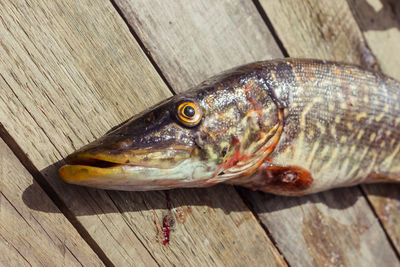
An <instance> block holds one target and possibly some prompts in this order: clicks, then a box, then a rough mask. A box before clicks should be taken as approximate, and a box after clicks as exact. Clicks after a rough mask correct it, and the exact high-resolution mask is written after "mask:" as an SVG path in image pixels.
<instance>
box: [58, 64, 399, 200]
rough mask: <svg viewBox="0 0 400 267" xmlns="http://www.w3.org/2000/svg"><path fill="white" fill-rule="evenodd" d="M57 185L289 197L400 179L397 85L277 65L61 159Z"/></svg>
mask: <svg viewBox="0 0 400 267" xmlns="http://www.w3.org/2000/svg"><path fill="white" fill-rule="evenodd" d="M66 162H67V164H66V165H64V166H62V167H61V168H60V170H59V173H60V176H61V177H62V179H63V180H64V181H65V182H67V183H73V184H79V185H85V186H90V187H97V188H104V189H115V190H129V191H145V190H163V189H171V188H177V187H206V186H212V185H215V184H218V183H227V184H233V185H240V186H244V187H247V188H250V189H252V190H260V191H264V192H268V193H273V194H279V195H289V196H298V195H305V194H310V193H315V192H319V191H323V190H328V189H331V188H335V187H344V186H352V185H356V184H359V183H375V182H398V181H400V83H399V82H397V81H396V80H394V79H392V78H390V77H387V76H385V75H383V74H381V73H378V72H375V71H370V70H365V69H362V68H360V67H357V66H354V65H347V64H341V63H335V62H327V61H320V60H310V59H279V60H272V61H263V62H256V63H251V64H248V65H244V66H240V67H237V68H234V69H232V70H229V71H227V72H224V73H222V74H220V75H217V76H215V77H212V78H211V79H209V80H207V81H205V82H203V83H202V84H200V85H199V86H197V87H195V88H193V89H191V90H188V91H186V92H184V93H182V94H178V95H175V96H173V97H171V98H169V99H167V100H165V101H163V102H161V103H160V104H158V105H156V106H154V107H152V108H151V109H149V110H147V111H145V112H142V113H140V114H139V115H137V116H134V117H133V118H131V119H129V120H127V121H126V122H124V123H122V124H121V125H118V126H116V127H114V128H113V129H111V130H110V131H109V132H108V133H106V134H105V135H104V136H103V137H101V138H100V139H98V140H97V141H94V142H93V143H90V144H88V145H86V146H84V147H83V148H81V149H80V150H78V151H77V152H75V153H73V154H71V155H69V156H68V157H67V158H66Z"/></svg>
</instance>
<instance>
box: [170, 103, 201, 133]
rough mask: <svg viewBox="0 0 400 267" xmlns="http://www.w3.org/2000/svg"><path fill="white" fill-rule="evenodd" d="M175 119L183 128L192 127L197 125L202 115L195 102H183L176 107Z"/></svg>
mask: <svg viewBox="0 0 400 267" xmlns="http://www.w3.org/2000/svg"><path fill="white" fill-rule="evenodd" d="M176 117H177V118H178V120H179V121H180V122H181V123H182V124H184V125H185V126H188V127H193V126H196V125H197V124H199V122H200V120H201V117H202V114H201V110H200V107H199V106H198V105H197V104H196V103H195V102H193V101H184V102H182V103H180V104H179V105H178V108H177V116H176Z"/></svg>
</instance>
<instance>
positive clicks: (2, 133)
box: [0, 123, 114, 266]
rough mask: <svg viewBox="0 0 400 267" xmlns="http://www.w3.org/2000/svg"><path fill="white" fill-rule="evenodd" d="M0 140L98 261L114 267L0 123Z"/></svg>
mask: <svg viewBox="0 0 400 267" xmlns="http://www.w3.org/2000/svg"><path fill="white" fill-rule="evenodd" d="M0 138H1V139H2V140H3V141H4V142H5V143H6V145H7V146H8V147H9V148H10V149H11V151H12V152H13V153H14V155H15V156H16V157H17V159H18V160H19V161H20V162H21V164H22V165H23V166H24V168H25V169H26V170H27V171H28V172H29V173H30V174H31V175H32V177H33V179H34V180H35V181H36V182H37V183H38V185H39V186H40V187H41V189H42V190H43V191H44V192H45V193H46V195H47V196H48V197H49V198H50V200H51V201H52V202H53V203H54V205H55V206H56V207H57V208H58V209H59V210H60V211H61V213H62V214H63V215H64V216H65V218H66V219H67V220H68V221H69V222H70V223H71V224H72V226H73V227H74V228H75V229H76V231H77V232H78V233H79V235H80V236H81V237H82V239H83V240H85V242H86V243H87V244H88V245H89V247H90V248H91V249H92V250H93V251H94V253H96V254H97V256H98V257H99V258H100V260H101V261H102V262H103V263H104V264H105V265H106V266H114V264H113V263H112V261H111V260H110V259H109V258H108V257H107V255H106V254H105V253H104V251H103V250H102V249H101V248H100V246H99V245H98V244H97V243H96V241H94V240H93V238H92V237H91V236H90V234H89V233H88V232H87V230H86V229H85V228H84V227H83V226H82V224H81V223H80V222H79V221H78V220H77V219H76V217H75V216H74V215H73V213H72V212H71V211H70V210H69V209H68V208H67V206H66V205H65V204H64V202H63V201H62V200H61V199H60V198H59V197H58V195H57V194H56V192H55V191H54V189H53V188H52V187H51V186H50V185H49V184H48V182H47V181H46V179H44V177H43V175H42V174H41V173H40V172H39V170H38V169H37V168H36V167H35V165H34V164H33V163H32V162H31V161H30V160H29V158H28V157H27V156H26V154H25V153H24V151H23V150H22V149H21V147H20V146H19V145H18V143H17V142H16V141H15V140H14V138H13V137H12V136H11V135H10V134H9V133H8V131H7V130H6V129H5V128H4V126H3V125H2V124H1V123H0Z"/></svg>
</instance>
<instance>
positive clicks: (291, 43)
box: [261, 0, 400, 251]
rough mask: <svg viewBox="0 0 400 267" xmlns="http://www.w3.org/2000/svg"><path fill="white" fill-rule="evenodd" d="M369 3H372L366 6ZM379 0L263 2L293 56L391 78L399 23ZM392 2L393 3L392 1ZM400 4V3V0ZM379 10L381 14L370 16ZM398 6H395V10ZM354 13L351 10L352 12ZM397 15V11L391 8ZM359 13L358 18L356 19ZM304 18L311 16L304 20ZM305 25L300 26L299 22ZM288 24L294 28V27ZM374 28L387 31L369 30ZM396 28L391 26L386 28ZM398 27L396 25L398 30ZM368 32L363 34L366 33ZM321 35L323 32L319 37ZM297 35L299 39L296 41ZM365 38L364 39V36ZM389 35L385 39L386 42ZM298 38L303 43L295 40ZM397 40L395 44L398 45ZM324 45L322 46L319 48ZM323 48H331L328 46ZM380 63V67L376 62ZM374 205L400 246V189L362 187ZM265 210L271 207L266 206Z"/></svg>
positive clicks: (396, 68)
mask: <svg viewBox="0 0 400 267" xmlns="http://www.w3.org/2000/svg"><path fill="white" fill-rule="evenodd" d="M368 2H369V3H368ZM383 2H386V4H385V5H379V4H380V2H379V1H372V0H369V1H364V0H362V1H355V0H354V1H353V0H351V1H349V2H347V1H346V0H341V1H334V2H333V1H329V0H324V1H319V0H318V1H317V0H313V1H300V0H299V1H292V2H290V4H289V3H288V2H284V1H282V2H278V1H273V0H262V1H261V4H262V6H263V7H264V10H265V12H266V14H267V15H268V17H269V18H270V20H271V22H272V25H273V26H274V28H275V29H276V30H277V33H278V35H279V38H280V39H281V41H282V43H283V45H284V46H285V48H286V49H287V51H288V53H289V55H290V56H293V57H304V56H306V55H308V57H317V58H323V59H329V60H338V61H345V62H349V63H355V64H359V65H363V66H364V67H375V68H379V69H382V70H383V71H385V70H390V72H388V73H387V74H389V75H392V76H394V77H397V78H399V77H400V65H399V64H398V62H399V61H400V54H399V48H400V37H399V35H398V34H399V33H400V31H399V29H400V25H399V24H396V19H395V18H393V16H392V15H393V14H390V13H389V12H391V11H390V10H388V9H389V7H388V3H387V1H383ZM393 3H394V2H393ZM397 6H399V3H398V2H397ZM373 7H375V8H377V11H378V10H379V12H380V14H379V15H376V14H374V13H373V14H371V9H372V8H373ZM391 8H395V6H391ZM352 11H353V12H352ZM392 11H393V10H392ZM355 12H357V13H356V17H357V18H358V21H359V24H360V25H361V28H359V26H358V25H357V20H356V19H355V18H354V17H353V13H355ZM304 14H312V15H311V16H305V15H304ZM298 21H301V23H297V22H298ZM288 25H295V26H294V27H293V28H291V27H289V26H288ZM371 25H374V27H376V29H381V31H383V32H379V31H373V32H372V33H371V32H370V33H369V32H368V30H369V28H370V27H371ZM388 25H392V27H388ZM396 25H397V26H396ZM363 32H364V34H363ZM318 33H320V34H318ZM293 36H296V37H293ZM364 36H366V39H365V38H364ZM385 37H386V38H385ZM295 39H296V40H300V41H295ZM395 40H396V41H397V42H396V41H395ZM321 44H323V45H321ZM321 47H329V48H330V49H329V50H327V49H326V48H321ZM377 62H378V63H379V64H377ZM363 188H364V190H365V191H366V192H367V193H368V199H369V201H370V202H371V205H372V206H373V208H374V209H375V211H376V212H377V214H378V215H379V218H380V219H381V222H382V223H383V225H384V227H385V229H386V231H387V233H388V234H389V237H390V238H391V240H392V242H393V243H394V245H395V246H396V248H397V250H398V251H400V250H399V248H400V226H399V224H398V222H400V214H399V212H398V210H399V209H400V192H399V190H398V186H396V185H395V186H393V185H370V186H363ZM264 207H265V208H266V211H268V210H271V209H274V206H273V204H267V205H265V206H264Z"/></svg>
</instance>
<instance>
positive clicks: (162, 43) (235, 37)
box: [115, 0, 282, 92]
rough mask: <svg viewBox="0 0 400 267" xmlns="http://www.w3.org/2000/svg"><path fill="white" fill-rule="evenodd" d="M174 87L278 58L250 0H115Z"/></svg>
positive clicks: (186, 86)
mask: <svg viewBox="0 0 400 267" xmlns="http://www.w3.org/2000/svg"><path fill="white" fill-rule="evenodd" d="M115 2H116V3H117V5H118V6H119V8H120V9H121V11H122V13H123V14H124V16H125V17H126V19H127V21H128V23H129V24H130V25H131V26H132V28H133V29H134V30H135V32H136V33H137V34H138V35H139V37H140V39H141V40H142V42H143V43H144V45H145V47H146V48H147V49H148V51H149V52H150V54H151V56H152V57H153V58H154V60H155V62H156V63H157V65H158V66H159V68H160V69H161V71H162V73H163V74H164V76H165V77H166V78H167V80H168V82H169V83H170V84H171V85H172V87H173V89H174V90H175V92H181V91H183V90H187V89H189V88H190V87H192V86H195V85H197V84H198V83H200V82H202V81H203V80H205V79H207V78H209V77H210V76H212V75H215V74H217V73H219V72H222V71H225V70H227V69H228V68H232V67H235V66H237V65H241V64H243V63H249V62H252V61H255V60H260V59H270V58H274V57H281V56H282V54H281V52H280V51H279V48H278V46H277V45H276V43H275V41H274V40H273V37H272V35H271V34H270V33H269V31H268V28H267V27H266V25H265V23H264V22H263V20H262V19H261V17H260V15H259V14H258V11H257V9H256V8H255V6H254V5H253V3H252V2H251V1H246V0H240V1H231V0H223V1H211V0H202V1H162V0H156V1H144V0H143V1H142V0H140V1H125V0H116V1H115Z"/></svg>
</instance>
